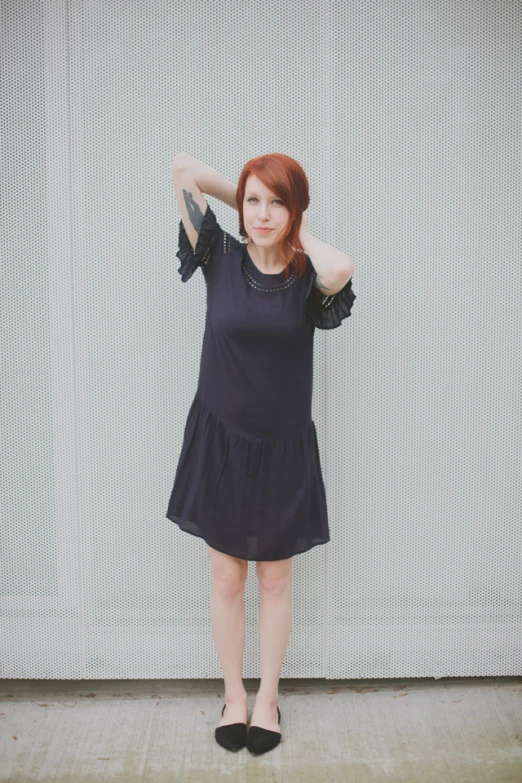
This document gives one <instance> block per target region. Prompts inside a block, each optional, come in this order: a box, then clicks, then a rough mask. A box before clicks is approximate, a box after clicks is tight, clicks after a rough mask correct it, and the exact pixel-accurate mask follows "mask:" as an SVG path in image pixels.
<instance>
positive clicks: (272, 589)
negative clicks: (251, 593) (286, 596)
mask: <svg viewBox="0 0 522 783" xmlns="http://www.w3.org/2000/svg"><path fill="white" fill-rule="evenodd" d="M292 563H293V560H292V558H291V557H290V558H288V559H287V560H259V561H258V562H257V563H256V573H257V581H258V584H259V589H260V590H263V591H265V592H267V593H270V594H271V595H280V594H281V593H283V592H284V591H285V590H287V589H288V588H289V587H290V586H291V584H292Z"/></svg>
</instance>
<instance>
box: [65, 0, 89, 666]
mask: <svg viewBox="0 0 522 783" xmlns="http://www.w3.org/2000/svg"><path fill="white" fill-rule="evenodd" d="M73 5H74V6H75V8H74V11H75V12H76V13H79V14H80V15H81V11H82V7H81V2H78V3H76V4H75V3H74V0H65V2H64V16H65V24H66V46H67V51H66V64H67V188H68V200H69V212H68V222H69V251H70V252H69V259H70V277H69V281H70V295H71V301H72V312H73V318H72V335H71V345H72V366H73V378H72V387H73V388H72V397H73V399H72V405H73V415H74V482H75V493H76V542H77V543H76V560H77V565H78V625H79V655H80V666H81V672H82V677H83V678H86V677H87V665H86V649H85V609H84V595H83V559H82V525H81V508H80V475H79V444H80V438H79V423H78V362H77V334H76V317H77V310H76V307H75V304H76V297H75V290H76V289H75V276H74V272H75V267H74V260H75V253H74V249H75V242H74V214H73V177H72V166H73V154H72V147H73V130H72V122H73V116H72V114H73V105H72V85H71V81H72V56H73V54H72V51H73V48H72V41H71V38H72V36H73V35H74V32H73V24H72V13H73V9H72V8H71V6H73ZM76 56H77V61H76V67H80V63H82V65H83V61H82V57H83V49H82V50H81V52H79V53H78V54H77V55H76ZM77 100H80V96H78V97H77ZM81 160H83V156H82V158H81ZM82 219H83V216H82Z"/></svg>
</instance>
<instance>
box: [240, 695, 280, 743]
mask: <svg viewBox="0 0 522 783" xmlns="http://www.w3.org/2000/svg"><path fill="white" fill-rule="evenodd" d="M277 714H278V716H279V720H278V721H277V722H278V723H281V713H280V712H279V707H278V708H277ZM280 742H281V733H280V732H279V731H271V730H270V729H262V728H261V726H250V728H249V730H248V735H247V742H246V745H247V748H248V750H249V751H250V752H251V753H258V754H259V753H266V751H267V750H272V748H275V746H276V745H279V743H280Z"/></svg>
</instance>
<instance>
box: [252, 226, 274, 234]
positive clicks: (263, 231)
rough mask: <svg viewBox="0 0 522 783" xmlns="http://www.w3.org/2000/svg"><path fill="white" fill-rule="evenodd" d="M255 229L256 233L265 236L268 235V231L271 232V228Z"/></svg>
mask: <svg viewBox="0 0 522 783" xmlns="http://www.w3.org/2000/svg"><path fill="white" fill-rule="evenodd" d="M255 229H256V231H260V232H261V234H265V233H268V232H269V231H273V229H272V228H257V226H255Z"/></svg>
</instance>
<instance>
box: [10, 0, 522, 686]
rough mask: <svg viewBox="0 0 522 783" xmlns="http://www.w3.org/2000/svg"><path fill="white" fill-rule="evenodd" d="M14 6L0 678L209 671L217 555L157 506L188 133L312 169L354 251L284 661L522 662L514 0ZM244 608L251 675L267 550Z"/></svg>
mask: <svg viewBox="0 0 522 783" xmlns="http://www.w3.org/2000/svg"><path fill="white" fill-rule="evenodd" d="M1 14H2V18H1V46H0V57H1V74H2V81H1V90H2V92H1V100H2V148H1V183H0V185H1V187H0V196H1V199H2V210H1V211H2V230H1V242H2V245H1V248H2V286H1V292H0V296H1V302H2V322H1V323H2V399H1V402H2V406H1V417H2V419H1V426H2V459H1V466H2V483H1V493H2V494H1V521H0V533H1V563H0V565H1V582H0V587H1V597H0V602H1V603H0V609H1V628H0V632H1V643H0V644H1V664H0V677H4V678H60V679H61V678H64V679H66V678H75V679H76V678H85V679H89V678H100V679H102V678H215V677H218V678H219V677H220V676H221V671H220V667H219V662H218V659H217V655H216V652H215V648H214V643H213V640H212V637H211V632H210V624H209V620H208V607H209V589H210V578H209V569H208V559H207V553H206V548H205V545H204V542H203V541H202V540H201V539H197V538H195V537H193V536H191V535H189V534H188V533H184V532H182V531H180V530H179V529H178V528H177V526H176V525H174V524H173V523H172V522H170V521H169V520H167V519H166V518H165V512H166V508H167V503H168V498H169V493H170V490H171V486H172V481H173V478H174V472H175V468H176V463H177V459H178V456H179V451H180V448H181V442H182V436H183V427H184V423H185V419H186V416H187V413H188V409H189V406H190V403H191V400H192V397H193V394H194V391H195V388H196V383H197V377H198V368H199V358H200V350H201V340H202V336H203V328H204V318H205V285H204V281H203V278H202V276H201V274H195V275H194V277H193V279H192V280H191V281H190V282H189V283H187V284H182V283H181V280H180V277H179V274H178V271H177V269H178V265H179V262H178V260H177V258H176V256H175V253H176V247H177V231H178V222H179V215H178V213H177V210H176V203H175V197H174V190H173V186H172V183H171V179H170V161H171V158H172V156H173V155H174V153H176V152H179V151H187V152H190V153H191V154H193V155H195V156H196V157H198V158H200V159H202V160H204V161H205V162H207V163H209V164H210V165H212V166H213V167H214V168H217V169H218V170H220V171H222V173H223V174H225V175H226V176H227V177H228V178H229V179H230V180H232V181H237V177H238V175H239V172H240V171H241V168H242V166H243V164H244V163H245V162H246V161H247V160H249V159H250V158H252V157H254V156H256V155H259V154H262V153H264V152H273V151H280V152H284V153H286V154H289V155H291V156H292V157H294V158H296V159H297V160H298V161H299V162H300V163H301V165H302V166H303V167H304V169H305V171H306V172H307V174H308V176H309V180H310V184H311V206H310V209H309V216H308V222H309V225H310V229H311V231H312V233H315V234H316V235H317V236H318V237H319V238H320V239H323V240H324V241H327V242H329V243H330V244H332V245H334V246H336V247H339V248H340V249H342V250H344V251H345V252H347V253H348V254H349V255H350V256H351V258H352V259H353V260H354V264H355V275H354V284H353V287H354V291H355V293H356V295H357V301H356V303H355V305H354V308H353V312H352V316H351V317H350V318H349V319H347V320H345V321H344V322H343V324H342V326H341V327H340V328H339V329H335V330H331V331H323V332H321V331H316V334H315V359H314V361H315V381H314V407H313V418H314V421H315V423H316V427H317V431H318V435H319V446H320V453H321V460H322V465H323V474H324V479H325V485H326V491H327V499H328V509H329V514H330V531H331V541H330V543H329V544H327V545H326V546H323V547H317V548H315V549H313V550H311V551H310V552H309V553H305V554H303V555H299V556H297V557H296V559H295V562H294V625H293V631H292V636H291V639H290V645H289V648H288V653H287V656H286V659H285V662H284V666H283V671H282V677H327V678H374V677H404V676H409V677H420V676H423V677H426V676H435V677H440V676H470V675H477V676H481V675H514V674H521V673H522V644H521V642H522V588H521V574H522V528H521V483H520V476H521V468H522V466H521V437H522V419H521V395H520V359H521V353H520V345H521V305H520V291H521V283H522V280H521V277H522V275H521V260H522V258H521V231H520V218H521V204H522V199H521V183H522V171H521V168H522V167H521V148H522V134H521V128H522V111H521V110H522V101H521V91H520V85H521V84H522V73H521V71H522V67H521V66H522V47H521V43H522V34H521V31H522V24H521V22H522V6H521V4H520V3H519V2H518V0H511V1H510V0H492V2H486V1H485V0H483V1H482V2H479V1H478V0H465V1H464V2H460V3H456V2H450V0H440V1H439V2H419V0H409V2H408V1H407V0H393V2H368V0H354V2H352V3H348V4H346V3H345V2H341V0H335V1H334V0H332V1H331V2H323V3H309V2H306V0H292V2H288V3H281V2H276V0H266V1H265V2H263V3H253V2H248V1H247V2H246V3H245V2H239V0H238V1H237V2H232V1H231V0H221V1H220V2H216V3H210V2H205V1H202V0H191V2H190V3H181V2H179V3H175V4H172V3H169V2H161V0H149V2H147V3H145V2H136V0H126V2H106V3H103V2H99V1H96V0H83V2H82V1H81V0H71V1H70V2H65V0H53V1H50V0H48V1H47V2H44V0H41V1H40V2H36V1H34V0H33V1H30V0H26V2H23V1H21V0H2V5H1ZM209 203H210V204H211V206H212V208H213V209H214V211H215V213H216V215H217V217H218V220H219V222H220V224H221V225H222V226H223V228H225V230H227V231H228V232H229V233H231V234H233V235H234V236H236V237H239V234H238V226H237V215H236V213H235V212H234V211H233V210H231V209H230V208H229V207H227V206H226V205H224V204H222V203H221V202H219V201H217V200H215V199H212V198H211V197H209ZM246 602H247V623H248V627H247V643H246V649H245V664H244V669H243V674H244V676H245V677H258V676H259V665H258V664H259V661H258V642H257V628H256V622H257V614H256V612H257V586H256V580H255V568H254V564H253V563H251V564H250V571H249V577H248V582H247V590H246Z"/></svg>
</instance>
